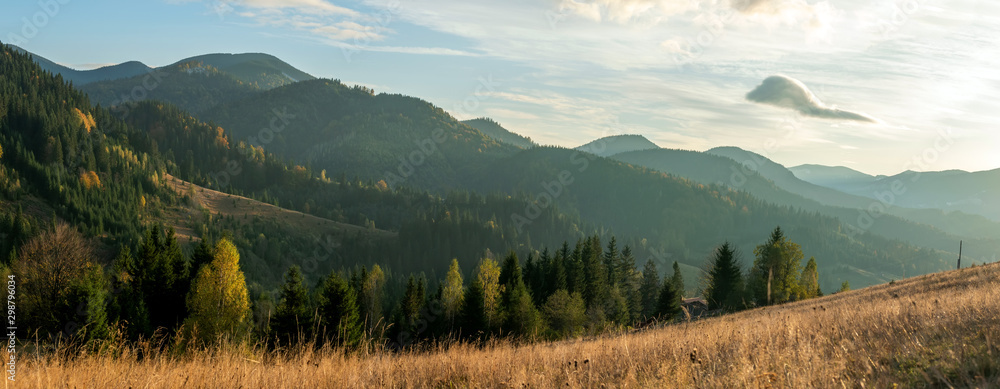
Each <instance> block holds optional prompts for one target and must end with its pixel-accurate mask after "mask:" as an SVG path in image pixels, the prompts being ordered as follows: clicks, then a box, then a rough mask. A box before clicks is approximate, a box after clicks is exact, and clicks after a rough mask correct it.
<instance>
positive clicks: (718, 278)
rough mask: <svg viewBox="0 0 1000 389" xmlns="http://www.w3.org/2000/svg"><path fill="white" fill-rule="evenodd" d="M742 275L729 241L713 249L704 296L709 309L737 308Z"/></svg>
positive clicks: (740, 292) (739, 302)
mask: <svg viewBox="0 0 1000 389" xmlns="http://www.w3.org/2000/svg"><path fill="white" fill-rule="evenodd" d="M742 289H743V275H742V271H741V270H740V266H739V258H738V253H737V252H736V250H735V249H733V247H732V245H730V244H729V242H728V241H727V242H725V243H723V244H722V246H719V248H717V249H716V250H715V256H714V257H713V259H712V266H711V268H710V269H709V271H708V285H707V287H706V288H705V297H706V300H708V305H709V307H710V308H711V309H719V308H722V309H727V310H734V309H738V308H739V307H740V305H741V300H742V298H741V297H742Z"/></svg>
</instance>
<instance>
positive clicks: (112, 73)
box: [9, 45, 316, 93]
mask: <svg viewBox="0 0 1000 389" xmlns="http://www.w3.org/2000/svg"><path fill="white" fill-rule="evenodd" d="M9 46H10V47H11V48H13V49H14V50H17V51H19V52H23V53H27V54H30V55H31V57H32V59H33V60H34V61H35V63H37V64H38V65H39V66H40V67H41V68H42V69H44V70H46V71H48V72H51V73H52V74H58V75H61V76H62V77H63V79H64V80H66V81H70V82H72V83H73V84H74V85H76V86H78V87H79V86H83V85H87V84H92V83H96V82H108V81H116V80H121V79H126V78H132V77H136V76H141V75H144V74H146V73H149V72H151V71H153V70H154V69H168V68H172V67H175V66H177V65H180V64H184V63H189V62H199V63H203V64H205V65H208V66H211V67H214V68H216V69H218V70H220V71H223V72H226V73H229V74H231V75H232V76H233V77H234V78H236V79H237V80H239V81H242V82H244V83H247V84H251V85H254V86H256V87H257V88H260V89H263V90H267V89H272V88H276V87H279V86H282V85H288V84H291V83H294V82H299V81H306V80H313V79H315V78H316V77H313V76H312V75H311V74H309V73H306V72H303V71H301V70H299V69H297V68H295V67H294V66H292V65H289V64H288V63H286V62H285V61H282V60H281V59H279V58H278V57H275V56H273V55H270V54H264V53H243V54H223V53H215V54H204V55H199V56H195V57H190V58H185V59H182V60H179V61H177V62H174V63H173V64H170V65H166V66H161V67H158V68H152V67H149V66H147V65H146V64H143V63H142V62H138V61H128V62H123V63H120V64H117V65H110V66H105V67H101V68H98V69H93V70H76V69H72V68H69V67H66V66H63V65H60V64H57V63H55V62H53V61H51V60H49V59H47V58H45V57H42V56H40V55H38V54H35V53H32V52H29V51H27V50H24V49H22V48H20V47H17V46H14V45H9ZM121 92H122V93H127V92H128V91H121Z"/></svg>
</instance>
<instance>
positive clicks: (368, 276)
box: [358, 264, 385, 330]
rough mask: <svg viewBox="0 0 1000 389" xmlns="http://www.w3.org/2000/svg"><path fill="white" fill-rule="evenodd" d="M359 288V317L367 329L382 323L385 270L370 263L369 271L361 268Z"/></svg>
mask: <svg viewBox="0 0 1000 389" xmlns="http://www.w3.org/2000/svg"><path fill="white" fill-rule="evenodd" d="M361 270H362V271H361V278H360V290H359V293H358V299H359V301H360V303H359V304H358V305H359V308H360V310H361V319H362V322H363V323H365V326H367V328H368V329H369V330H372V329H374V328H375V327H376V326H378V325H380V324H382V323H381V322H382V319H383V317H382V297H383V292H384V288H385V272H383V271H382V267H380V266H379V265H377V264H375V265H372V270H371V271H365V269H364V267H362V269H361Z"/></svg>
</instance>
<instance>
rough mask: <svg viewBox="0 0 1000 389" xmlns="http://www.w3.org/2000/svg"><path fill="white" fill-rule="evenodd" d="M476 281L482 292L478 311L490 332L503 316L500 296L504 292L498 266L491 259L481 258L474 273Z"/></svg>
mask: <svg viewBox="0 0 1000 389" xmlns="http://www.w3.org/2000/svg"><path fill="white" fill-rule="evenodd" d="M476 280H477V281H478V282H479V287H480V288H481V290H482V307H481V308H480V309H482V312H483V318H484V319H485V326H486V329H487V330H490V331H492V330H493V329H495V328H496V326H498V325H499V324H500V323H501V321H502V317H501V315H502V314H503V312H502V311H501V309H500V304H501V302H502V301H501V297H502V296H501V295H502V293H503V291H504V288H503V285H501V284H500V266H498V265H497V262H496V261H495V260H493V259H491V258H483V259H482V260H481V261H480V262H479V267H478V268H477V271H476ZM470 309H476V307H470Z"/></svg>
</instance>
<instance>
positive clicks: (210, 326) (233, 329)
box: [185, 238, 250, 341]
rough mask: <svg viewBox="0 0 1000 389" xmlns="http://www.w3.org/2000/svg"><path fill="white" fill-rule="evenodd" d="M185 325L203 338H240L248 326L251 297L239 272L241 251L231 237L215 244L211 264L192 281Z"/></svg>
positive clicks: (210, 339) (203, 268)
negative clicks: (188, 313) (189, 313)
mask: <svg viewBox="0 0 1000 389" xmlns="http://www.w3.org/2000/svg"><path fill="white" fill-rule="evenodd" d="M187 303H188V310H189V311H190V312H191V315H190V316H188V319H187V321H186V322H185V326H186V327H188V329H189V330H190V331H192V333H193V334H194V335H195V336H196V337H197V338H198V339H200V340H203V341H214V340H216V339H218V338H219V337H222V338H228V339H230V340H233V339H241V338H242V335H244V334H245V332H246V331H247V330H248V329H249V321H250V296H249V294H248V293H247V285H246V280H245V279H244V276H243V272H242V271H240V253H239V252H238V251H236V246H234V245H233V243H232V242H230V241H229V239H226V238H223V239H220V240H219V243H217V244H216V245H215V256H214V259H213V260H212V262H211V263H209V264H207V265H205V266H202V267H201V270H199V271H198V276H197V277H196V278H195V280H194V282H193V283H192V284H191V293H190V294H189V295H188V301H187Z"/></svg>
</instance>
